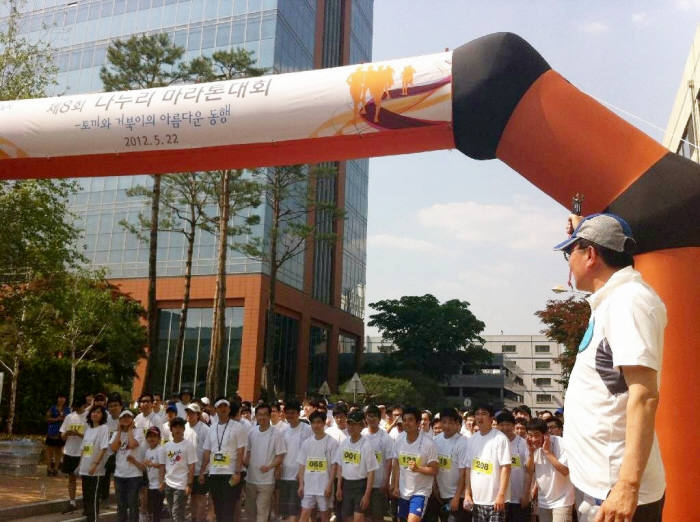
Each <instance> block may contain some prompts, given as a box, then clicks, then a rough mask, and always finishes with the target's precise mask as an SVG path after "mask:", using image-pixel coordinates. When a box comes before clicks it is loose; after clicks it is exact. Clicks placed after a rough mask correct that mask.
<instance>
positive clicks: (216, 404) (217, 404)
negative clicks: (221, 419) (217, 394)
mask: <svg viewBox="0 0 700 522" xmlns="http://www.w3.org/2000/svg"><path fill="white" fill-rule="evenodd" d="M222 404H225V405H226V406H231V403H230V402H228V401H227V400H226V399H219V400H218V401H216V403H215V404H214V408H218V407H219V406H221V405H222Z"/></svg>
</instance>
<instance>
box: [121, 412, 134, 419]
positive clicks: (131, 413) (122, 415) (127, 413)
mask: <svg viewBox="0 0 700 522" xmlns="http://www.w3.org/2000/svg"><path fill="white" fill-rule="evenodd" d="M127 416H128V417H133V416H134V413H133V412H132V411H131V410H124V411H122V412H121V413H120V414H119V418H120V419H121V418H122V417H127Z"/></svg>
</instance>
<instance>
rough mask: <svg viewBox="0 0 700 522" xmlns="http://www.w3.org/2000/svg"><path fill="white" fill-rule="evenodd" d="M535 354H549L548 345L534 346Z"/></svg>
mask: <svg viewBox="0 0 700 522" xmlns="http://www.w3.org/2000/svg"><path fill="white" fill-rule="evenodd" d="M535 353H549V345H548V344H536V345H535Z"/></svg>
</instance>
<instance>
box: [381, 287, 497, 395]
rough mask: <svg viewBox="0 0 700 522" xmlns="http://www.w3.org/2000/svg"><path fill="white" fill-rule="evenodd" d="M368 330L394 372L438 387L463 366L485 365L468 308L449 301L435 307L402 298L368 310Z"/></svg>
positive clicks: (431, 300)
mask: <svg viewBox="0 0 700 522" xmlns="http://www.w3.org/2000/svg"><path fill="white" fill-rule="evenodd" d="M369 306H370V307H371V308H373V309H374V310H376V311H377V312H376V313H374V314H372V315H370V321H369V323H368V325H369V326H374V327H376V328H378V329H379V331H380V333H381V335H382V339H383V340H384V341H386V342H388V343H391V344H392V345H393V346H394V347H395V350H393V351H391V352H390V353H389V354H388V356H389V358H390V360H391V362H392V363H393V364H394V366H395V368H396V369H397V370H398V371H406V370H414V371H418V372H421V373H422V374H423V375H425V376H428V377H430V378H432V379H434V380H436V381H438V382H443V381H444V380H445V377H446V376H447V375H449V374H450V373H455V372H457V371H459V368H461V367H463V366H467V367H468V368H469V367H471V368H473V367H474V366H477V365H479V364H482V363H484V362H487V361H489V360H490V357H491V356H490V354H489V352H488V351H486V350H484V349H483V348H482V346H481V345H482V344H483V339H482V338H481V337H479V334H480V333H481V332H482V331H483V329H484V323H483V322H481V321H479V320H478V319H477V318H476V317H475V316H474V314H472V312H471V310H469V303H467V302H466V301H459V300H457V299H452V300H449V301H445V302H444V303H442V304H441V303H440V302H439V301H438V300H437V299H436V298H435V297H434V296H433V295H430V294H426V295H423V296H404V297H402V298H400V299H386V300H383V301H378V302H376V303H371V304H370V305H369Z"/></svg>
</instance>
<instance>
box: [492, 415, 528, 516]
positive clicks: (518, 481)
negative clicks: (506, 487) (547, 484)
mask: <svg viewBox="0 0 700 522" xmlns="http://www.w3.org/2000/svg"><path fill="white" fill-rule="evenodd" d="M496 422H497V423H498V429H499V430H500V431H501V433H503V435H505V436H506V438H507V439H508V443H509V445H510V498H508V499H506V520H508V522H530V486H531V484H532V473H531V472H530V471H529V470H528V469H527V461H528V458H529V457H530V451H529V450H528V447H527V446H528V445H527V440H526V439H524V438H522V437H520V436H519V435H516V434H515V417H513V414H512V413H510V412H509V411H503V412H501V413H499V414H498V415H496Z"/></svg>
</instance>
